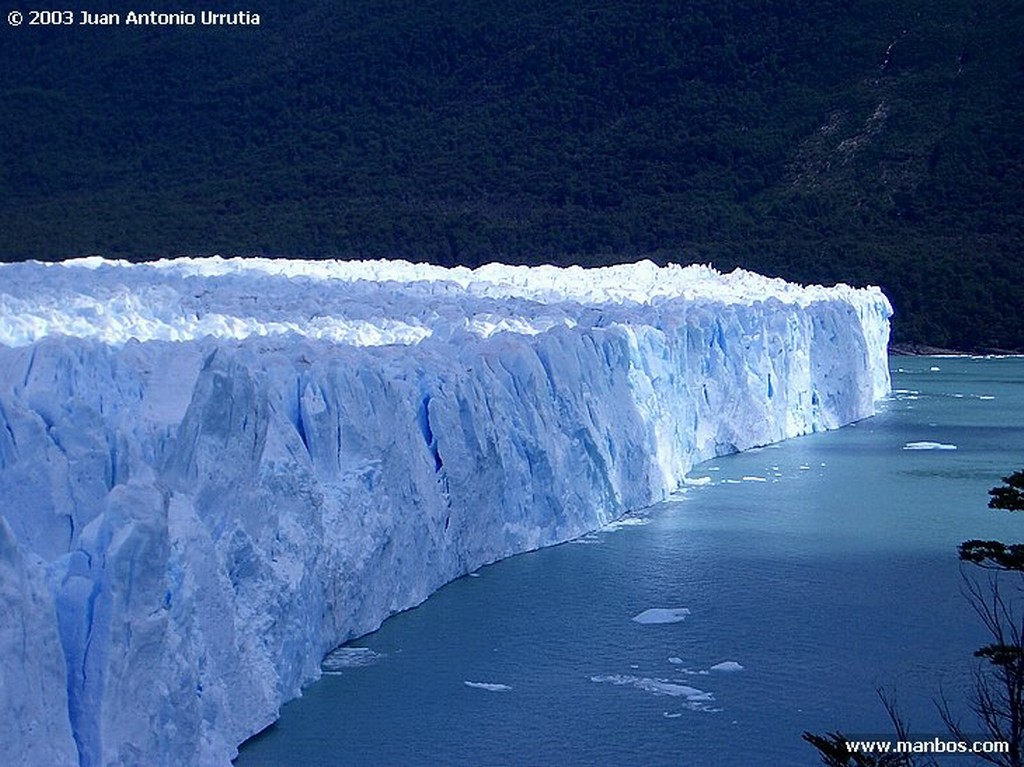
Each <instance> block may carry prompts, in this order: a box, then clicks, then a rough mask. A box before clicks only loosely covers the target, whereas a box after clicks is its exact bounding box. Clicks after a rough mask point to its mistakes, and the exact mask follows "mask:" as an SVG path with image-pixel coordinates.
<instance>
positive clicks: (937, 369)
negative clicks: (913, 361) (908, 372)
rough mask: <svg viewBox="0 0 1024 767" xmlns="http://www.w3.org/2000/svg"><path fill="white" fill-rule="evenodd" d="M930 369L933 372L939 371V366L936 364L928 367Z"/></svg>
mask: <svg viewBox="0 0 1024 767" xmlns="http://www.w3.org/2000/svg"><path fill="white" fill-rule="evenodd" d="M928 371H929V372H931V373H938V372H939V368H937V367H936V366H935V365H932V366H931V367H930V368H928Z"/></svg>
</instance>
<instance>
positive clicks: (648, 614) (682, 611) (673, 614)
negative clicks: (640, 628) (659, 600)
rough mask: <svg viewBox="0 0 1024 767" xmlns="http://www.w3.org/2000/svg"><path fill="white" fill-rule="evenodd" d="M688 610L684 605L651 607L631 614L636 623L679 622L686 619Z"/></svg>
mask: <svg viewBox="0 0 1024 767" xmlns="http://www.w3.org/2000/svg"><path fill="white" fill-rule="evenodd" d="M689 614H690V610H689V609H688V608H686V607H652V608H651V609H649V610H644V611H643V612H642V613H640V614H638V615H634V616H633V620H634V621H636V622H637V623H646V624H651V623H679V622H681V621H684V620H686V616H687V615H689Z"/></svg>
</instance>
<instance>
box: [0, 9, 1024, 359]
mask: <svg viewBox="0 0 1024 767" xmlns="http://www.w3.org/2000/svg"><path fill="white" fill-rule="evenodd" d="M229 5H230V4H229ZM130 7H133V6H130V5H127V4H124V3H121V2H108V3H104V8H103V10H104V11H117V10H128V9H129V8H130ZM245 8H246V9H248V10H251V11H256V12H258V13H260V15H261V22H262V23H261V24H260V25H259V26H249V27H231V28H227V27H201V26H195V27H162V28H153V27H149V28H144V27H127V26H121V27H116V28H97V27H82V26H72V27H30V26H21V27H18V28H12V27H10V26H5V27H3V28H2V29H0V147H2V153H0V259H2V260H8V261H9V260H18V259H25V258H35V259H45V260H50V259H60V258H66V257H69V256H78V255H85V254H93V253H96V254H102V255H104V256H108V257H119V258H131V259H148V258H154V257H161V256H170V255H177V254H207V253H220V254H222V255H225V256H227V255H235V254H242V255H249V254H261V255H270V256H295V257H308V258H321V257H331V258H338V257H340V258H367V257H385V256H386V257H402V258H407V259H411V260H427V261H432V262H436V263H440V264H446V265H450V264H456V263H458V264H466V265H470V266H472V265H478V264H481V263H486V262H489V261H495V260H501V261H507V262H513V263H540V262H548V263H558V264H567V263H584V264H606V263H614V262H620V261H627V260H635V259H637V258H641V257H646V258H652V259H653V260H655V261H658V262H661V263H664V262H670V261H671V262H678V263H692V262H702V263H708V262H710V263H713V264H714V265H715V266H717V267H718V268H720V269H723V270H731V269H732V268H734V267H736V266H742V267H744V268H749V269H753V270H756V271H760V272H764V273H767V274H770V275H778V276H782V277H785V278H787V279H791V280H797V281H800V282H822V283H826V284H831V283H834V282H837V281H844V282H849V283H853V284H866V283H872V284H878V285H881V286H882V287H883V289H884V290H885V291H886V293H887V294H888V295H889V297H890V298H891V299H892V301H893V304H894V305H895V308H896V311H897V316H896V317H895V318H894V341H896V342H899V343H902V344H915V343H916V344H928V345H933V346H938V347H948V348H956V349H963V350H995V349H1018V350H1019V349H1022V348H1024V287H1022V275H1024V251H1022V243H1024V181H1022V179H1024V174H1022V171H1024V151H1022V147H1024V4H1022V3H1020V2H1019V1H1018V0H989V1H988V2H984V3H982V2H972V1H970V0H931V1H930V2H923V1H922V0H887V1H886V2H881V0H861V1H860V2H852V0H813V1H812V0H775V1H774V2H772V1H770V0H733V2H728V3H725V2H721V1H720V0H690V2H685V3H680V2H661V1H660V0H648V1H647V2H644V3H627V2H622V0H591V1H590V2H577V1H566V0H545V2H536V1H535V0H517V1H516V2H508V1H507V0H474V2H464V1H463V0H446V1H443V2H442V1H441V0H417V2H408V1H406V0H390V1H389V2H380V1H379V0H346V1H345V2H343V3H331V2H326V0H311V1H310V2H306V3H301V4H291V3H284V2H281V1H280V0H253V2H251V3H249V4H247V5H246V6H245ZM150 9H152V10H161V9H165V10H180V7H172V6H170V5H168V4H166V3H163V4H161V3H160V2H154V3H151V4H150V5H147V6H146V10H150ZM232 9H234V6H230V7H228V8H225V9H223V10H232ZM218 10H221V9H218Z"/></svg>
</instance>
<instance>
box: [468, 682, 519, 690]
mask: <svg viewBox="0 0 1024 767" xmlns="http://www.w3.org/2000/svg"><path fill="white" fill-rule="evenodd" d="M463 684H464V685H466V687H472V688H474V689H477V690H487V691H488V692H508V691H509V690H511V689H512V686H511V685H508V684H497V683H495V682H469V681H463Z"/></svg>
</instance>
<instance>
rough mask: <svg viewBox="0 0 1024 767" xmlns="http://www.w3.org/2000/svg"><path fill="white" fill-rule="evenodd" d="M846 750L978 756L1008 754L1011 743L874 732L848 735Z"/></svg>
mask: <svg viewBox="0 0 1024 767" xmlns="http://www.w3.org/2000/svg"><path fill="white" fill-rule="evenodd" d="M845 746H846V750H847V752H848V753H850V754H874V755H885V754H946V755H956V754H962V755H964V756H978V755H982V754H1008V753H1010V744H1009V743H1007V742H1006V741H1004V740H986V739H984V738H980V737H979V738H977V739H973V740H967V739H964V740H961V739H958V738H951V737H950V736H949V735H945V736H942V735H936V736H934V737H919V738H915V739H914V740H898V739H896V738H886V737H879V736H875V735H871V736H862V737H859V738H854V737H851V738H848V739H847V740H846V741H845Z"/></svg>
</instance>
